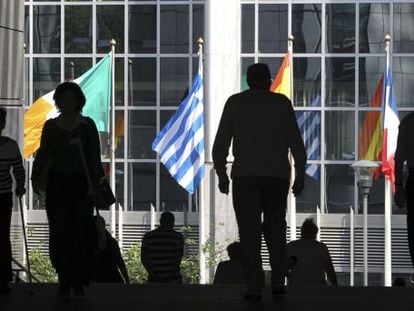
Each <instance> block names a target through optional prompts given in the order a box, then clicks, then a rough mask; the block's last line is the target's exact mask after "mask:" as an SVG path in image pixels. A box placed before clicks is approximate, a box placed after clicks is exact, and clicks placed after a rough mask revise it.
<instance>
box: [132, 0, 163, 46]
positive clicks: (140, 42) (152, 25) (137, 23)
mask: <svg viewBox="0 0 414 311" xmlns="http://www.w3.org/2000/svg"><path fill="white" fill-rule="evenodd" d="M129 51H130V52H131V53H155V52H156V51H157V6H156V5H131V6H129Z"/></svg>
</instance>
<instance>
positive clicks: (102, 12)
mask: <svg viewBox="0 0 414 311" xmlns="http://www.w3.org/2000/svg"><path fill="white" fill-rule="evenodd" d="M96 18H97V25H96V32H97V33H96V37H97V38H96V40H97V41H96V50H97V51H98V53H108V52H109V51H110V49H111V46H110V44H109V43H110V41H111V40H112V39H115V40H116V46H115V51H116V52H117V53H123V52H124V8H123V6H121V5H110V6H109V5H105V6H97V7H96Z"/></svg>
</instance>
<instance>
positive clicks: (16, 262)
mask: <svg viewBox="0 0 414 311" xmlns="http://www.w3.org/2000/svg"><path fill="white" fill-rule="evenodd" d="M12 262H13V263H14V264H15V265H16V266H18V267H19V268H20V271H24V272H25V273H27V274H30V276H31V277H32V279H33V280H35V281H36V282H37V283H41V282H40V280H39V279H38V278H36V277H35V276H34V275H33V274H32V273H30V272H29V271H28V270H27V268H26V267H25V266H23V265H22V264H21V263H20V262H18V261H17V260H16V259H14V258H13V257H12Z"/></svg>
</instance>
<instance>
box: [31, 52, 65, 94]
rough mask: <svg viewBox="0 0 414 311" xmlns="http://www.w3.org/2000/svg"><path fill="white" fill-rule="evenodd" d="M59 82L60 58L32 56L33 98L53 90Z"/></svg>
mask: <svg viewBox="0 0 414 311" xmlns="http://www.w3.org/2000/svg"><path fill="white" fill-rule="evenodd" d="M59 83H60V58H33V99H34V100H36V99H37V98H39V97H40V96H42V95H44V94H46V93H49V92H50V91H51V90H54V89H55V88H56V86H57V85H58V84H59Z"/></svg>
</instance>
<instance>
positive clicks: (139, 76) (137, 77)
mask: <svg viewBox="0 0 414 311" xmlns="http://www.w3.org/2000/svg"><path fill="white" fill-rule="evenodd" d="M131 61H132V63H130V65H129V68H130V70H131V71H130V73H129V75H130V79H131V77H132V86H131V87H132V95H131V97H132V98H131V99H130V105H132V106H155V104H156V97H157V81H156V78H157V74H156V71H157V60H156V59H155V58H133V59H131ZM130 91H131V90H130Z"/></svg>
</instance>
